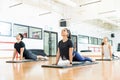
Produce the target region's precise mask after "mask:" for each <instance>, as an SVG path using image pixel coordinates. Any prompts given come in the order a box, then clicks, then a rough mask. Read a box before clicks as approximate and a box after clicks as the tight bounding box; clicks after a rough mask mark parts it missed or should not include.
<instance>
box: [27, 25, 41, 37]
mask: <svg viewBox="0 0 120 80" xmlns="http://www.w3.org/2000/svg"><path fill="white" fill-rule="evenodd" d="M29 36H30V38H33V39H42V29H41V28H34V27H30V28H29Z"/></svg>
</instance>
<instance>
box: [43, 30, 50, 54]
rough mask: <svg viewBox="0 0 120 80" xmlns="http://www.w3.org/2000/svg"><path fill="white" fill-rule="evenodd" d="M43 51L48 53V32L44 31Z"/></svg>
mask: <svg viewBox="0 0 120 80" xmlns="http://www.w3.org/2000/svg"><path fill="white" fill-rule="evenodd" d="M44 51H45V53H46V54H47V55H49V33H47V32H44Z"/></svg>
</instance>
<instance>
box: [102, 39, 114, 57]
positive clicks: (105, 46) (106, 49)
mask: <svg viewBox="0 0 120 80" xmlns="http://www.w3.org/2000/svg"><path fill="white" fill-rule="evenodd" d="M101 47H102V49H101V50H102V59H112V49H111V45H110V44H109V42H108V38H107V37H104V38H103V42H102V44H101Z"/></svg>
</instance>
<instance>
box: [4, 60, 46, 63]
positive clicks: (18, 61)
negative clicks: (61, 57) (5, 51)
mask: <svg viewBox="0 0 120 80" xmlns="http://www.w3.org/2000/svg"><path fill="white" fill-rule="evenodd" d="M37 61H47V60H46V59H39V60H31V59H25V60H15V61H12V60H10V61H6V63H25V62H37Z"/></svg>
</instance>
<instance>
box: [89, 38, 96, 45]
mask: <svg viewBox="0 0 120 80" xmlns="http://www.w3.org/2000/svg"><path fill="white" fill-rule="evenodd" d="M89 44H95V45H97V44H98V38H95V37H89Z"/></svg>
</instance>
